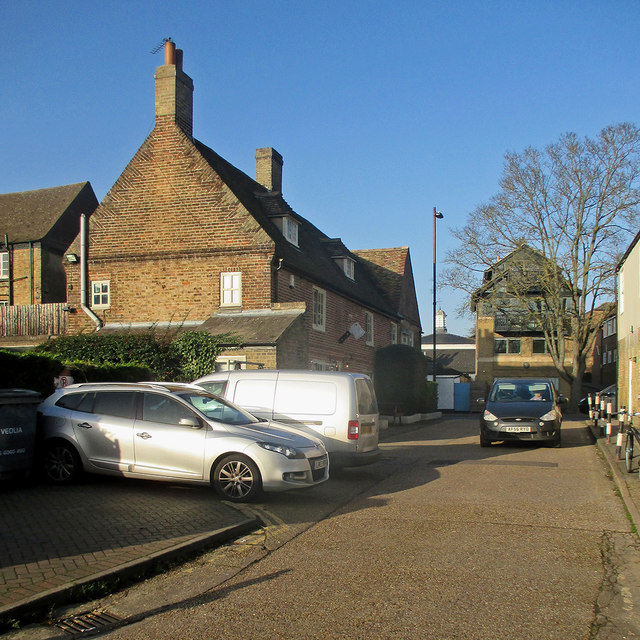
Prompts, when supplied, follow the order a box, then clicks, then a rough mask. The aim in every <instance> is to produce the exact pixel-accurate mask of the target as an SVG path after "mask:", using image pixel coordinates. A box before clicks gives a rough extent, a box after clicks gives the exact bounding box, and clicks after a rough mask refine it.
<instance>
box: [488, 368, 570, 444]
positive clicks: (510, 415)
mask: <svg viewBox="0 0 640 640" xmlns="http://www.w3.org/2000/svg"><path fill="white" fill-rule="evenodd" d="M564 402H565V400H564V398H562V397H561V396H559V395H558V394H557V393H556V390H555V388H554V386H553V383H552V382H551V380H548V379H544V378H542V379H537V378H536V379H534V378H509V379H499V380H495V381H494V383H493V386H492V387H491V391H490V392H489V397H488V399H487V401H486V405H485V409H484V412H483V413H482V416H481V418H480V446H481V447H488V446H489V445H490V444H491V443H492V442H495V441H508V440H520V441H530V442H536V441H537V442H547V443H549V444H551V445H553V446H556V447H559V446H560V444H561V441H562V433H561V427H562V411H561V409H560V405H561V404H563V403H564Z"/></svg>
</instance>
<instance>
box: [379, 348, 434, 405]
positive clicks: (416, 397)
mask: <svg viewBox="0 0 640 640" xmlns="http://www.w3.org/2000/svg"><path fill="white" fill-rule="evenodd" d="M427 364H428V361H427V359H426V358H425V357H424V355H423V354H422V352H421V351H420V349H416V348H415V347H409V346H407V345H402V344H395V345H391V346H389V347H384V348H382V349H378V350H377V351H376V354H375V362H374V385H375V389H376V396H377V398H378V405H379V407H380V413H382V414H385V415H411V414H414V413H427V412H429V411H435V410H436V408H437V406H438V389H437V385H436V384H434V383H433V382H429V381H427Z"/></svg>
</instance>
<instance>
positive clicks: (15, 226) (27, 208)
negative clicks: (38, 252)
mask: <svg viewBox="0 0 640 640" xmlns="http://www.w3.org/2000/svg"><path fill="white" fill-rule="evenodd" d="M87 188H88V190H90V191H91V194H90V195H91V196H93V201H95V200H96V199H95V195H94V194H93V189H91V185H90V184H89V183H88V182H78V183H76V184H68V185H64V186H61V187H51V188H49V189H36V190H35V191H22V192H18V193H4V194H0V242H4V236H5V235H7V237H8V239H9V242H10V243H16V242H29V241H37V240H42V239H43V238H44V237H45V236H46V235H47V234H48V233H49V232H50V231H51V229H52V228H53V227H54V226H55V224H56V223H57V222H58V220H59V219H60V217H61V216H62V215H63V214H64V212H65V211H66V210H67V209H68V208H69V207H70V206H71V204H72V203H73V202H74V200H76V198H77V197H78V196H79V195H80V194H81V192H82V191H83V189H85V190H86V189H87ZM84 196H85V197H87V204H88V208H89V209H90V210H89V211H84V212H82V213H87V214H91V213H93V210H94V209H95V207H96V205H97V201H95V202H93V203H91V197H90V196H88V195H87V194H86V193H85V194H84ZM78 215H79V214H78Z"/></svg>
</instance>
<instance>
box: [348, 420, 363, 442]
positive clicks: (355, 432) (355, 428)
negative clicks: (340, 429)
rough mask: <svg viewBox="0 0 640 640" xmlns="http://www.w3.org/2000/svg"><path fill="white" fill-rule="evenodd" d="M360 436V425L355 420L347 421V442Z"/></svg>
mask: <svg viewBox="0 0 640 640" xmlns="http://www.w3.org/2000/svg"><path fill="white" fill-rule="evenodd" d="M359 435H360V423H359V422H358V421H357V420H349V428H348V429H347V438H349V440H357V439H358V436H359Z"/></svg>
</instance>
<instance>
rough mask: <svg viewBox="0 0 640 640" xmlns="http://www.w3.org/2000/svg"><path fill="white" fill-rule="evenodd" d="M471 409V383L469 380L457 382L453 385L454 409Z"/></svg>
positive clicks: (465, 410) (462, 410) (463, 410)
mask: <svg viewBox="0 0 640 640" xmlns="http://www.w3.org/2000/svg"><path fill="white" fill-rule="evenodd" d="M470 409H471V384H470V383H469V382H456V383H455V384H454V385H453V410H454V411H460V412H463V413H467V412H469V411H470Z"/></svg>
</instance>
